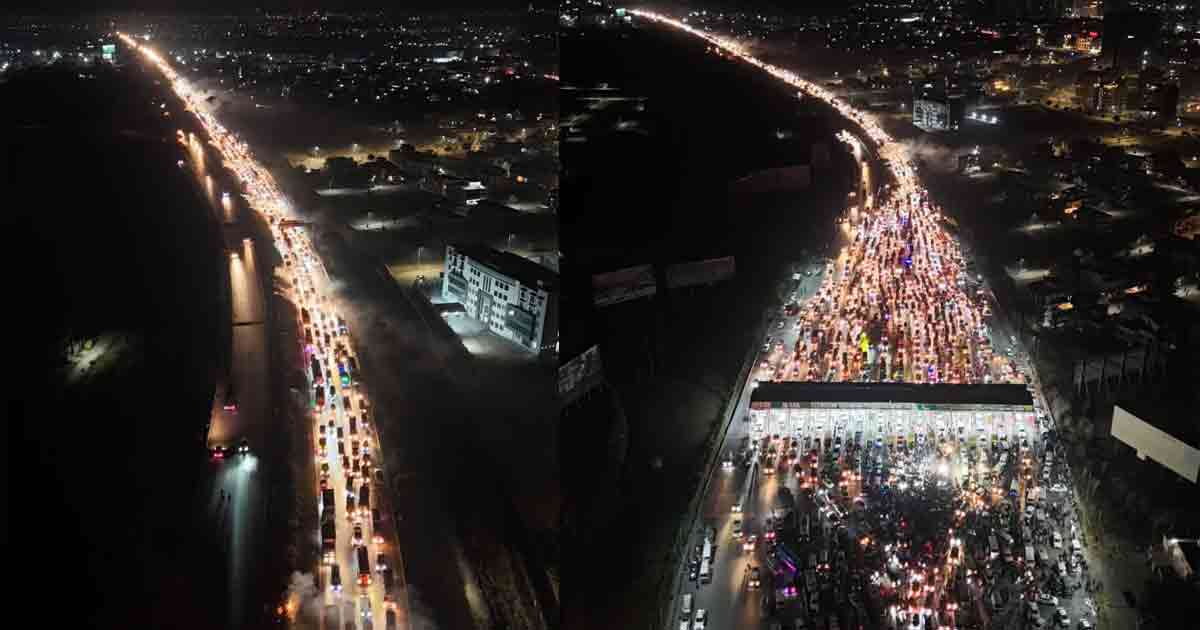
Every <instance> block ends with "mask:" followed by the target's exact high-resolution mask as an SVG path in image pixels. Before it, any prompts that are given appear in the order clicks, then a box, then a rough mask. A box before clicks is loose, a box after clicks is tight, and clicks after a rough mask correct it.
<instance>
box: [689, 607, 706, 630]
mask: <svg viewBox="0 0 1200 630" xmlns="http://www.w3.org/2000/svg"><path fill="white" fill-rule="evenodd" d="M707 623H708V611H707V610H705V609H703V608H697V609H696V616H695V617H693V618H692V630H704V627H705V624H707Z"/></svg>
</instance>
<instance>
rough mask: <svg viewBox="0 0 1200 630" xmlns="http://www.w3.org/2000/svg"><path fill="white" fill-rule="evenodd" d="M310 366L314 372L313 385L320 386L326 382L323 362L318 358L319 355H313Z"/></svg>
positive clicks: (309, 361)
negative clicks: (322, 367)
mask: <svg viewBox="0 0 1200 630" xmlns="http://www.w3.org/2000/svg"><path fill="white" fill-rule="evenodd" d="M308 368H309V371H310V372H311V373H312V382H313V385H316V386H317V387H320V386H321V385H324V384H325V372H324V371H323V370H322V369H321V362H320V361H319V360H317V355H315V354H314V355H313V356H312V357H310V358H309V360H308Z"/></svg>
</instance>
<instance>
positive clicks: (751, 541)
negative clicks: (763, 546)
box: [742, 534, 758, 551]
mask: <svg viewBox="0 0 1200 630" xmlns="http://www.w3.org/2000/svg"><path fill="white" fill-rule="evenodd" d="M757 542H758V534H750V535H749V536H747V537H746V541H745V542H744V543H742V550H743V551H754V545H755V544H756V543H757Z"/></svg>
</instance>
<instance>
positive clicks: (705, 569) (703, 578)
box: [359, 547, 712, 584]
mask: <svg viewBox="0 0 1200 630" xmlns="http://www.w3.org/2000/svg"><path fill="white" fill-rule="evenodd" d="M359 549H362V547H359ZM709 582H712V567H711V566H709V562H708V560H701V561H700V583H701V584H708V583H709Z"/></svg>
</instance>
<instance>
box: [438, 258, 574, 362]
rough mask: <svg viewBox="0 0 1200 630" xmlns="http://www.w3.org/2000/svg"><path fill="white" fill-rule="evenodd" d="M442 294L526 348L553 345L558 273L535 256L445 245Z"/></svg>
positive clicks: (541, 348) (544, 349)
mask: <svg viewBox="0 0 1200 630" xmlns="http://www.w3.org/2000/svg"><path fill="white" fill-rule="evenodd" d="M442 295H443V297H445V298H446V299H451V300H456V301H458V302H460V303H462V305H463V307H464V308H465V310H466V312H467V314H468V315H470V316H471V317H473V318H475V319H478V320H479V321H481V322H483V323H484V324H485V325H487V327H488V329H489V330H491V331H492V332H494V333H496V334H497V335H499V336H501V337H504V338H505V339H508V340H510V341H512V342H513V343H516V344H518V345H520V346H521V347H523V348H525V349H526V350H529V351H530V352H549V351H555V350H556V348H557V345H558V275H557V274H555V273H554V272H552V271H550V270H549V269H547V268H545V267H543V266H541V265H539V264H537V263H535V262H532V261H529V260H526V259H524V258H522V257H520V256H517V255H516V254H512V253H509V252H502V251H497V250H494V249H491V248H489V247H485V246H481V245H447V246H446V263H445V273H444V274H442Z"/></svg>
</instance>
